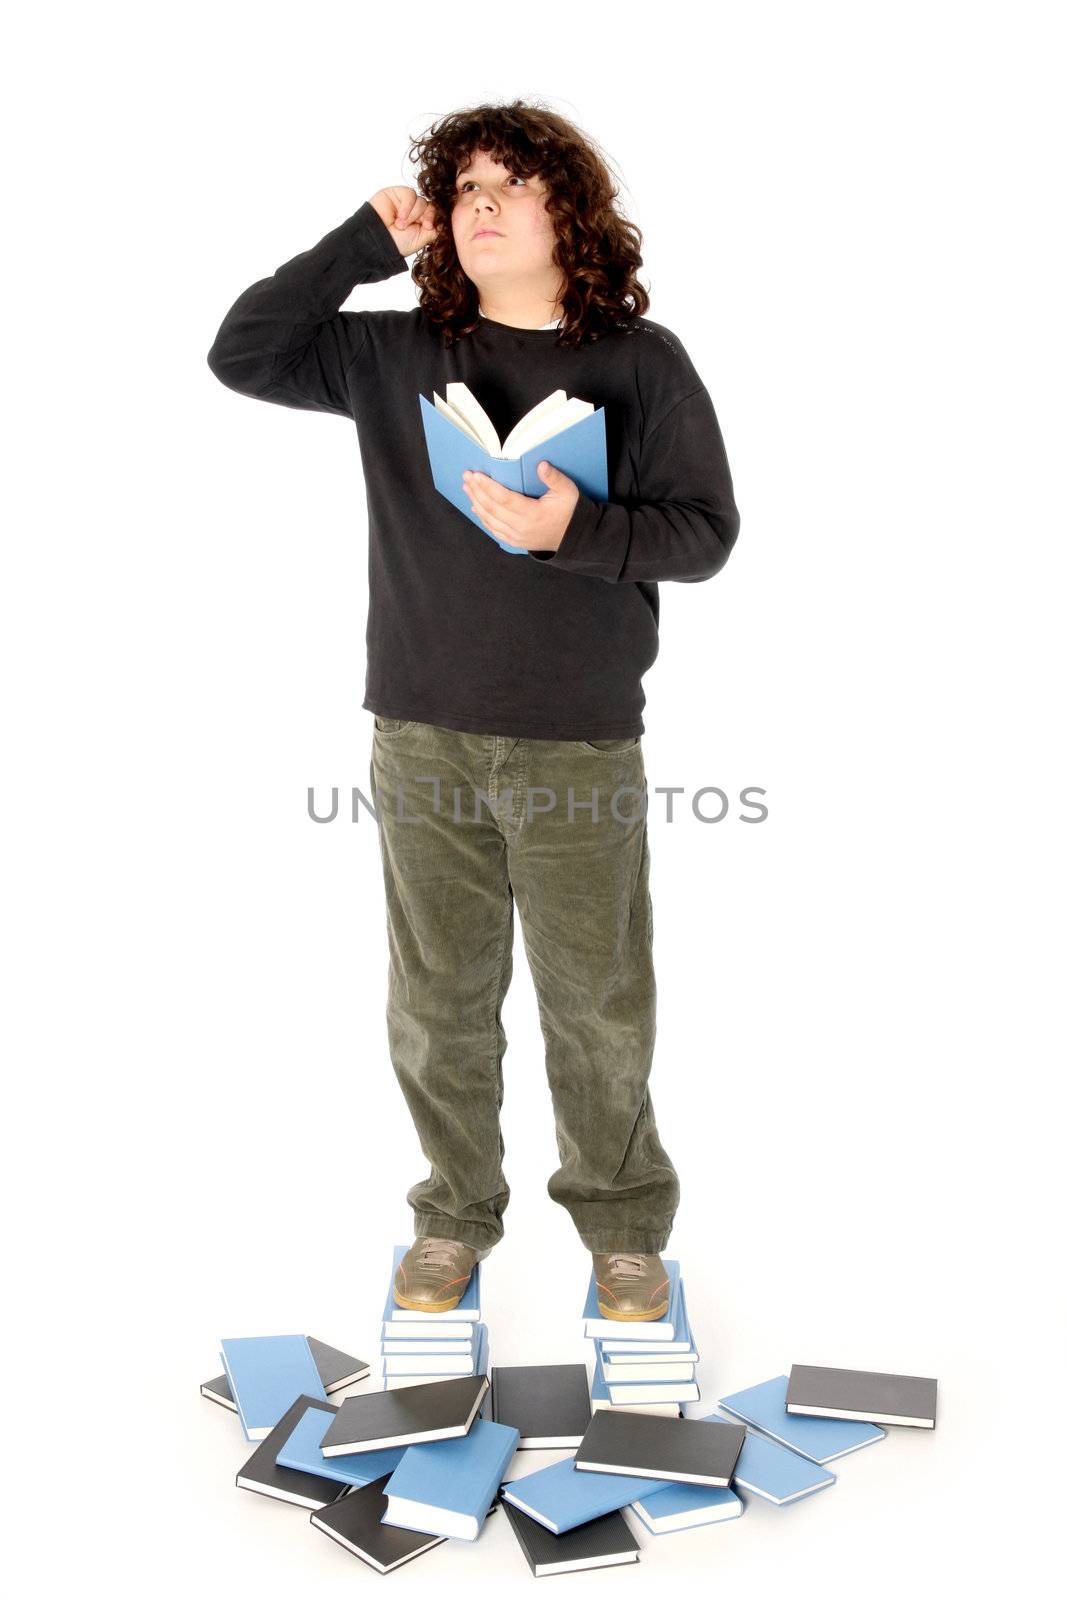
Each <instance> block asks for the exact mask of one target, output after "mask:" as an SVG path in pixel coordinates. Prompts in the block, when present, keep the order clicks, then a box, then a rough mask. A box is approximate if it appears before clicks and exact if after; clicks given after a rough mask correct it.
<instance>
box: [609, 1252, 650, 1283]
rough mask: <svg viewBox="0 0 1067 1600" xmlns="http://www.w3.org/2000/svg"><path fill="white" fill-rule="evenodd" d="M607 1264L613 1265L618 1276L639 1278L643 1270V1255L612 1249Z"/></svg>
mask: <svg viewBox="0 0 1067 1600" xmlns="http://www.w3.org/2000/svg"><path fill="white" fill-rule="evenodd" d="M608 1264H609V1265H611V1266H614V1267H615V1269H616V1271H617V1272H618V1273H619V1275H620V1277H628V1278H639V1277H640V1276H641V1274H642V1273H643V1272H644V1271H645V1258H644V1256H639V1255H631V1254H630V1253H629V1251H622V1250H613V1251H612V1252H611V1254H610V1255H609V1256H608Z"/></svg>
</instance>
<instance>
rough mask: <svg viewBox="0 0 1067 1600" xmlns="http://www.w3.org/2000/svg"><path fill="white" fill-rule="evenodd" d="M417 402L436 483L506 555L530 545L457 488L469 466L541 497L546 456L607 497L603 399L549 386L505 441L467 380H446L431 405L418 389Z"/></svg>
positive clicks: (586, 487) (579, 482)
mask: <svg viewBox="0 0 1067 1600" xmlns="http://www.w3.org/2000/svg"><path fill="white" fill-rule="evenodd" d="M419 406H420V409H421V412H422V428H423V434H424V437H425V439H426V449H427V452H428V455H429V459H430V473H431V476H432V478H433V483H434V488H435V489H437V491H438V493H440V494H443V495H444V497H445V499H446V500H447V501H448V502H449V503H450V504H451V505H453V506H455V507H456V510H457V511H462V512H463V514H464V516H466V517H468V518H469V519H470V520H471V522H473V523H474V524H475V526H476V527H478V528H480V529H481V530H482V532H483V533H487V534H488V535H489V537H490V539H492V540H493V542H494V543H495V544H497V545H499V546H500V548H501V549H502V550H506V551H507V552H508V553H509V554H510V555H520V556H525V555H529V551H528V550H526V549H524V548H522V547H521V546H519V545H512V544H507V543H506V542H505V541H504V540H502V539H499V538H497V536H496V534H495V533H492V532H490V530H489V529H488V528H487V527H486V526H485V523H484V522H483V521H482V519H481V517H480V516H479V515H478V513H477V511H475V509H474V502H473V501H472V500H471V499H470V498H469V497H468V495H467V492H466V490H465V489H464V487H463V474H464V472H465V471H466V470H467V469H470V470H471V471H473V472H484V473H485V474H486V476H487V477H490V478H492V479H493V480H494V481H495V482H496V483H501V484H503V485H504V487H505V488H506V489H513V490H515V492H516V493H517V494H525V495H533V496H539V495H542V494H544V493H545V491H546V488H547V485H546V484H545V482H544V480H543V479H542V478H540V477H539V476H538V472H537V465H538V462H540V461H551V463H552V465H553V466H554V467H558V468H559V470H560V472H564V473H566V475H567V477H568V478H572V479H573V480H574V482H575V483H576V484H577V485H578V487H579V488H580V489H581V490H583V491H584V493H586V494H587V495H589V496H591V498H592V499H594V500H606V499H607V498H608V452H607V436H606V433H605V428H604V408H603V407H602V406H601V407H598V408H594V407H593V405H592V404H591V402H590V401H588V400H579V399H577V398H575V397H573V396H572V397H570V398H568V396H567V394H566V391H565V390H563V389H555V390H553V392H552V393H551V394H549V395H546V397H545V398H544V400H542V401H540V402H539V404H537V405H536V406H534V407H533V409H532V410H530V411H528V412H527V413H526V415H525V416H524V417H521V418H520V419H519V421H518V422H517V423H516V424H515V426H514V427H513V428H512V430H511V432H510V433H509V434H508V435H507V438H506V439H504V440H503V441H501V439H500V436H499V434H498V433H497V431H496V429H495V428H494V426H493V424H492V422H491V421H490V419H489V417H488V415H487V414H486V412H485V410H484V408H483V407H482V406H481V405H480V404H479V403H478V401H477V400H476V399H475V398H474V395H473V394H472V393H471V391H470V390H469V389H468V387H467V385H466V384H465V383H449V384H446V385H445V398H444V399H443V400H442V398H441V396H440V395H439V394H437V393H436V392H435V394H434V397H433V405H431V404H430V402H429V401H428V400H427V399H426V397H425V395H421V394H420V396H419ZM549 441H551V445H550V446H549Z"/></svg>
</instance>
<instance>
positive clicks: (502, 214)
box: [452, 150, 558, 288]
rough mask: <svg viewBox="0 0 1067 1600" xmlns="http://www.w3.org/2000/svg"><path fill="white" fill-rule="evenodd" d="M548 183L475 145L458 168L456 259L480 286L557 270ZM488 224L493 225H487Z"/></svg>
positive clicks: (454, 217)
mask: <svg viewBox="0 0 1067 1600" xmlns="http://www.w3.org/2000/svg"><path fill="white" fill-rule="evenodd" d="M547 196H548V189H547V187H546V185H545V184H544V183H543V182H542V181H541V179H540V178H539V177H530V178H521V177H520V176H519V175H518V174H517V173H513V172H509V170H508V168H507V167H505V166H501V165H500V163H499V162H496V161H494V160H493V159H492V158H491V157H490V156H488V155H487V154H486V153H485V151H483V150H478V151H476V152H475V153H474V155H473V156H472V157H471V160H470V163H469V165H467V166H466V167H462V168H460V170H459V171H458V172H457V174H456V184H455V199H454V203H453V207H452V236H453V238H454V239H455V243H456V254H457V256H458V257H459V264H460V266H461V267H462V268H463V271H464V272H465V273H466V274H467V277H468V278H470V279H471V281H472V282H473V283H475V284H477V285H478V286H479V288H481V287H486V288H489V287H493V288H496V287H504V286H506V285H508V284H516V283H517V282H518V281H520V280H522V279H529V278H532V277H538V276H543V275H544V274H545V273H546V271H557V270H558V269H556V268H554V266H553V262H552V251H553V249H554V248H555V243H556V233H555V228H554V227H553V223H552V218H551V217H550V216H549V215H548V213H547V212H546V211H545V200H546V198H547ZM485 230H491V231H485Z"/></svg>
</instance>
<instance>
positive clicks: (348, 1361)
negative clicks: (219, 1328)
mask: <svg viewBox="0 0 1067 1600" xmlns="http://www.w3.org/2000/svg"><path fill="white" fill-rule="evenodd" d="M307 1342H308V1348H309V1349H310V1351H311V1359H312V1360H313V1361H314V1363H315V1365H316V1367H318V1369H319V1377H320V1378H321V1379H322V1387H323V1388H324V1389H325V1390H326V1393H327V1394H332V1393H333V1391H334V1390H335V1389H344V1388H347V1386H348V1385H349V1384H350V1383H356V1382H358V1380H359V1379H360V1378H365V1377H367V1375H368V1373H369V1372H370V1362H369V1361H363V1360H361V1359H360V1357H359V1356H350V1355H348V1354H346V1352H345V1351H344V1350H335V1349H334V1347H333V1345H332V1344H323V1342H322V1340H321V1339H313V1338H312V1337H311V1335H310V1333H309V1334H308V1336H307ZM200 1393H201V1394H202V1395H203V1396H204V1399H205V1400H214V1402H215V1404H216V1405H220V1406H225V1407H226V1409H227V1410H228V1411H232V1412H233V1413H234V1415H236V1414H237V1405H236V1402H235V1401H234V1398H233V1391H232V1390H231V1388H230V1380H229V1378H228V1377H227V1376H226V1374H225V1373H224V1372H221V1373H220V1374H219V1376H218V1377H217V1378H209V1379H208V1380H207V1382H206V1383H202V1384H201V1385H200Z"/></svg>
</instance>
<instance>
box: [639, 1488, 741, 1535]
mask: <svg viewBox="0 0 1067 1600" xmlns="http://www.w3.org/2000/svg"><path fill="white" fill-rule="evenodd" d="M744 1509H745V1507H744V1502H743V1501H742V1499H741V1496H740V1495H739V1494H735V1492H734V1491H733V1489H722V1488H718V1487H716V1486H715V1485H713V1484H707V1483H664V1484H661V1485H660V1486H659V1488H658V1489H656V1490H655V1492H654V1493H652V1494H643V1495H641V1496H640V1497H639V1498H638V1499H637V1500H634V1501H632V1502H631V1504H630V1508H629V1512H628V1515H630V1516H636V1517H638V1518H639V1519H640V1521H641V1523H642V1524H643V1525H644V1526H645V1527H646V1528H647V1529H648V1531H649V1533H657V1534H658V1533H680V1532H681V1530H682V1529H683V1528H702V1527H703V1526H704V1525H705V1524H706V1523H709V1522H730V1521H732V1520H733V1518H734V1517H739V1516H740V1515H741V1514H742V1512H743V1511H744Z"/></svg>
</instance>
